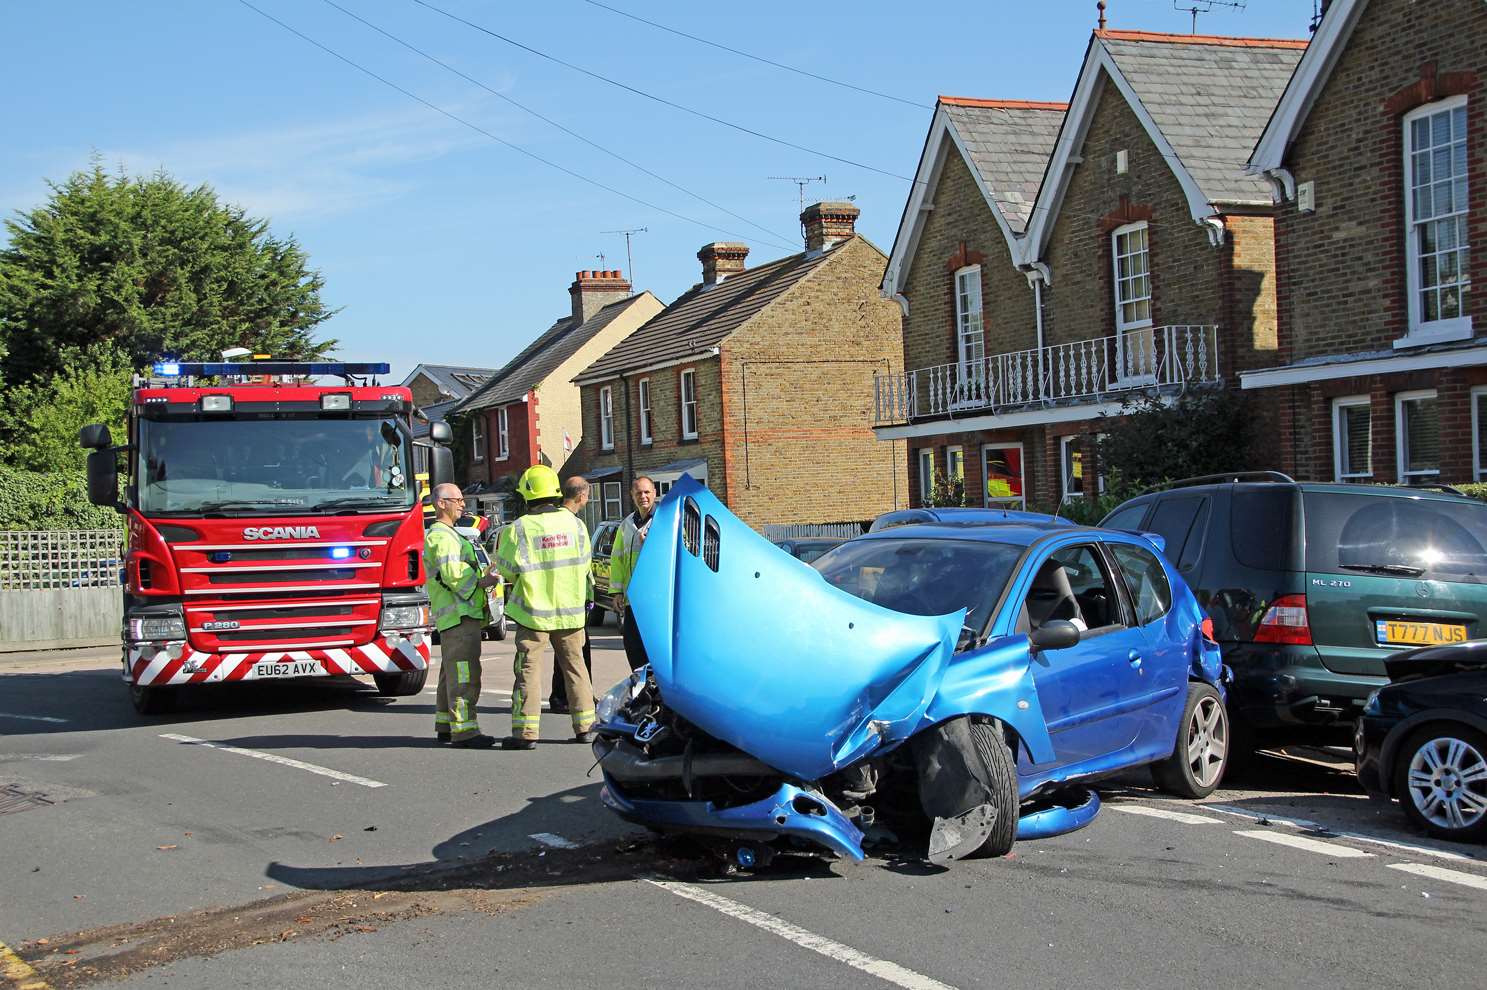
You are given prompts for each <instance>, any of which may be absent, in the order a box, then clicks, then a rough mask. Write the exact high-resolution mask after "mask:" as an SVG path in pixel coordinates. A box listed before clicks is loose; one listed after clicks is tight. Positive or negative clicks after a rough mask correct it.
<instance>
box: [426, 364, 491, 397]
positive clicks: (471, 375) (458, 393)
mask: <svg viewBox="0 0 1487 990" xmlns="http://www.w3.org/2000/svg"><path fill="white" fill-rule="evenodd" d="M495 373H496V369H495V368H466V367H462V366H460V365H454V364H420V365H419V366H418V367H416V368H414V369H413V370H412V371H410V372H408V377H407V378H405V379H403V384H404V385H407V384H408V383H410V382H412V381H413V379H415V378H417V377H418V376H419V375H423V376H424V377H425V378H427V379H428V380H429V381H431V382H433V383H434V387H435V388H437V389H438V390H439V391H440V392H442V393H443V394H445V395H447V396H449V397H450V398H451V399H463V398H464V397H465V396H467V395H469V394H470V393H471V392H473V391H475V390H476V389H477V388H479V387H480V386H481V385H483V384H485V382H486V380H487V379H488V378H490V376H491V375H493V374H495Z"/></svg>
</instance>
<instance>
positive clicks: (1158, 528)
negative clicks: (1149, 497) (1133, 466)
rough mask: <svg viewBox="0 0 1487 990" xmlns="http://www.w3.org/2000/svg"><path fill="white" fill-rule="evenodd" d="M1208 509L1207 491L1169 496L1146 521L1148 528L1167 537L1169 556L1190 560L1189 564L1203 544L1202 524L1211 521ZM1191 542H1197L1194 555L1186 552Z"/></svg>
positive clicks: (1169, 558) (1193, 560)
mask: <svg viewBox="0 0 1487 990" xmlns="http://www.w3.org/2000/svg"><path fill="white" fill-rule="evenodd" d="M1207 510H1208V496H1207V495H1183V496H1169V497H1167V498H1164V499H1162V500H1161V501H1160V502H1158V503H1157V511H1156V512H1154V513H1152V516H1151V522H1149V523H1147V524H1146V526H1145V529H1146V530H1147V531H1149V532H1152V533H1156V534H1158V535H1159V536H1161V538H1162V539H1163V540H1165V541H1166V543H1167V551H1166V554H1167V559H1168V560H1173V561H1181V560H1188V561H1189V563H1188V566H1189V567H1191V566H1192V564H1193V563H1194V562H1196V556H1197V550H1198V549H1200V548H1201V547H1202V545H1203V527H1204V525H1205V524H1206V523H1207V522H1208V511H1207ZM1189 542H1191V543H1192V544H1193V546H1194V553H1193V555H1192V557H1191V558H1189V555H1188V554H1187V553H1186V547H1187V544H1188V543H1189Z"/></svg>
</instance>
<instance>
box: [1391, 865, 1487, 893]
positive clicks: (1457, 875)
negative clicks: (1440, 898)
mask: <svg viewBox="0 0 1487 990" xmlns="http://www.w3.org/2000/svg"><path fill="white" fill-rule="evenodd" d="M1389 869H1391V870H1399V871H1400V872H1402V873H1413V874H1414V875H1415V876H1417V877H1429V878H1430V879H1432V880H1444V881H1445V882H1446V883H1459V884H1460V885H1461V886H1463V887H1472V888H1474V889H1476V890H1487V877H1483V876H1478V875H1477V874H1475V873H1462V872H1461V871H1460V870H1448V869H1446V868H1445V867H1444V866H1431V865H1430V864H1429V863H1390V864H1389Z"/></svg>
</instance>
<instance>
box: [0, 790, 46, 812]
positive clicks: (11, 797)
mask: <svg viewBox="0 0 1487 990" xmlns="http://www.w3.org/2000/svg"><path fill="white" fill-rule="evenodd" d="M56 803H57V802H55V801H53V800H52V799H51V798H49V797H47V796H46V795H45V794H42V793H41V792H40V791H23V790H21V789H20V788H19V787H17V786H15V785H14V784H8V785H6V786H4V787H0V815H8V814H11V813H12V812H17V811H30V810H31V809H32V808H50V807H51V806H52V805H54V804H56Z"/></svg>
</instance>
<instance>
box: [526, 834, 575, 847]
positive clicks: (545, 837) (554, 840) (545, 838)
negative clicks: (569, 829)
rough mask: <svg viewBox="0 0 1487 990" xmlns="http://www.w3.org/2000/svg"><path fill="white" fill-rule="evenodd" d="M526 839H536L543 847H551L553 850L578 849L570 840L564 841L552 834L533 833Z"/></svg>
mask: <svg viewBox="0 0 1487 990" xmlns="http://www.w3.org/2000/svg"><path fill="white" fill-rule="evenodd" d="M527 838H529V839H536V840H537V841H538V842H540V843H542V844H543V845H544V846H551V847H552V848H554V849H577V848H578V843H576V842H574V841H573V840H571V839H565V838H563V837H562V836H561V835H554V834H553V833H552V832H534V833H532V834H531V835H529V836H527Z"/></svg>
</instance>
